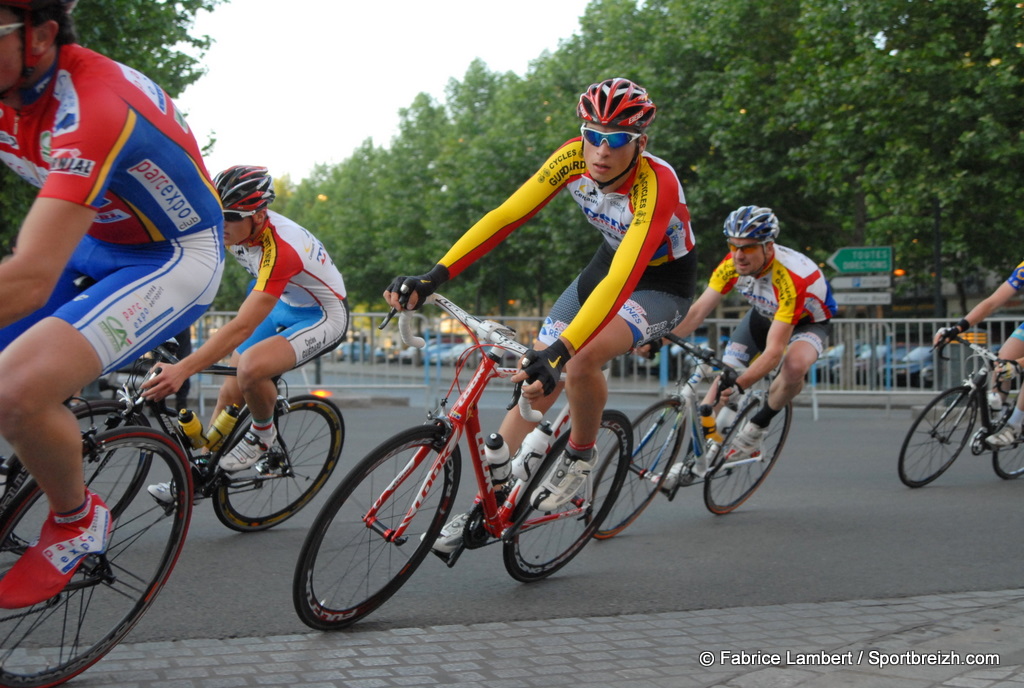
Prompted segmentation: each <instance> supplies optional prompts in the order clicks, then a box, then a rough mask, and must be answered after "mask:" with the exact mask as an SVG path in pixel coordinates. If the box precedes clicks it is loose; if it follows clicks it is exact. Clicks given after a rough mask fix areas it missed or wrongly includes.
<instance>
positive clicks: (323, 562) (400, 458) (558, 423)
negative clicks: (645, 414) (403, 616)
mask: <svg viewBox="0 0 1024 688" xmlns="http://www.w3.org/2000/svg"><path fill="white" fill-rule="evenodd" d="M428 303H433V304H434V305H436V306H438V307H440V308H441V309H442V310H444V311H445V312H446V313H447V314H448V315H450V316H451V317H452V318H453V319H454V320H455V321H456V322H458V323H460V324H461V325H462V326H463V327H464V328H465V330H466V332H467V333H468V335H469V336H470V337H471V339H472V342H473V344H472V346H470V347H469V348H468V349H467V350H466V351H464V352H463V353H462V355H461V356H460V357H459V360H458V361H457V363H456V368H455V380H454V382H453V383H452V386H451V388H450V389H449V396H450V395H451V394H452V393H454V392H455V391H456V390H457V389H458V391H459V393H458V397H457V398H456V399H455V401H454V402H453V403H452V404H451V407H450V408H449V407H448V399H447V397H446V398H444V399H442V400H441V401H440V403H439V405H438V407H437V408H436V409H435V410H434V411H433V412H432V413H431V414H430V415H429V420H428V422H427V423H426V424H424V425H419V426H416V427H412V428H409V429H408V430H404V431H402V432H399V433H397V434H395V435H394V436H393V437H391V438H390V439H388V440H385V441H384V442H383V443H382V444H380V446H378V447H377V448H376V449H374V450H373V451H371V452H370V453H369V454H368V455H367V456H366V457H365V458H364V459H363V460H362V461H360V462H359V463H358V464H357V465H356V466H355V467H354V468H353V469H352V470H351V472H349V474H348V475H347V476H346V477H345V479H344V480H343V481H342V482H341V484H340V485H339V486H338V487H337V489H335V491H334V493H333V494H332V495H331V496H330V497H329V499H328V500H327V502H326V503H325V504H324V506H323V507H322V509H321V511H320V513H319V514H318V515H317V517H316V520H315V521H314V522H313V525H312V526H311V527H310V529H309V532H308V534H307V536H306V540H305V542H304V543H303V545H302V549H301V552H300V554H299V559H298V562H297V564H296V567H295V577H294V581H293V595H292V598H293V602H294V605H295V610H296V612H297V613H298V615H299V618H300V619H302V621H303V623H305V624H306V625H308V626H310V627H312V628H315V629H319V630H334V629H340V628H345V627H347V626H350V625H352V624H353V623H355V622H356V621H358V620H360V619H362V618H364V617H366V616H367V615H368V614H370V613H371V612H373V611H374V610H375V609H377V608H378V607H380V606H381V605H382V604H383V603H384V602H385V601H387V600H388V599H389V598H390V597H391V596H392V595H394V594H395V593H396V592H397V591H398V590H399V588H401V586H402V585H403V584H404V583H405V582H406V581H407V580H408V579H409V577H410V576H411V575H412V574H413V573H414V572H415V571H416V569H417V567H419V565H420V564H422V563H423V561H424V559H426V557H427V556H428V555H429V554H430V553H431V551H432V546H433V545H434V542H435V540H436V539H437V537H438V534H439V533H440V531H441V528H442V527H443V526H444V524H445V523H447V522H448V517H449V515H450V512H451V510H452V505H453V504H454V501H455V496H456V493H457V491H458V487H459V479H460V475H461V471H462V450H461V448H460V446H459V443H460V441H461V440H462V438H463V437H465V438H466V440H467V448H468V450H469V458H470V462H469V463H470V467H471V469H472V471H473V478H474V479H475V482H476V489H477V494H476V499H475V502H474V506H473V508H472V511H471V512H470V514H469V515H468V518H467V519H466V522H465V526H464V528H463V533H462V534H463V538H462V543H461V545H460V546H459V547H458V548H457V549H456V550H455V551H453V552H450V553H444V554H439V553H436V552H435V554H438V556H440V557H441V558H442V560H444V562H445V563H446V564H447V565H448V566H454V564H455V562H456V561H457V560H458V558H459V556H460V555H461V554H462V552H463V551H464V550H466V549H478V548H481V547H484V546H487V545H491V544H498V543H500V544H501V546H502V552H503V558H504V563H505V568H506V570H507V571H508V572H509V574H510V575H511V576H512V577H513V578H515V579H516V580H519V581H523V582H530V581H535V580H539V579H541V578H544V577H546V576H549V575H551V574H552V573H554V572H555V571H557V570H558V569H560V568H562V567H563V566H565V565H566V564H567V563H568V562H569V561H570V560H571V559H572V558H573V557H574V556H576V555H577V554H578V553H579V552H580V550H582V549H583V547H584V546H585V545H586V544H587V542H589V541H590V539H591V537H592V536H593V534H594V533H595V532H596V531H597V529H598V528H599V527H600V525H601V522H602V521H603V520H604V518H605V517H606V516H607V514H608V512H609V510H610V509H611V507H612V505H613V504H614V501H615V497H616V495H617V493H618V491H619V489H620V487H621V486H622V483H623V481H624V480H625V477H626V471H627V470H628V468H629V466H628V459H629V454H630V446H631V439H632V430H631V428H630V424H629V420H628V418H626V416H625V415H623V414H622V413H620V412H618V411H610V410H605V411H604V413H603V415H602V419H601V431H600V433H599V435H598V440H597V446H596V453H595V459H594V462H595V466H594V469H593V470H592V472H591V474H590V476H591V477H590V478H589V479H588V480H587V481H586V482H584V484H583V485H582V486H581V487H580V488H579V490H578V491H577V493H576V494H575V495H574V496H573V498H572V499H571V500H570V501H569V502H568V503H566V504H565V505H563V506H561V507H559V508H558V509H556V510H554V511H553V512H550V513H545V512H540V511H537V510H535V509H533V508H532V507H531V506H530V504H529V499H528V498H527V495H531V494H533V492H534V489H535V488H536V486H537V485H539V484H540V482H541V481H542V480H543V478H544V476H545V475H546V473H547V469H548V467H549V466H550V465H551V463H552V462H553V461H555V460H556V459H557V458H558V456H559V455H560V454H561V453H562V451H563V449H564V448H565V445H566V443H567V442H568V438H569V433H568V432H567V431H568V428H569V422H570V419H569V414H568V408H564V409H562V411H561V412H560V413H559V414H558V415H557V417H556V418H554V419H553V420H551V421H545V423H548V425H543V424H542V426H541V427H542V428H543V430H542V431H541V432H540V434H541V435H543V434H545V432H550V444H546V445H545V446H547V447H548V451H547V452H546V453H544V452H543V451H541V452H538V454H539V456H540V457H542V460H541V461H540V463H539V464H538V465H536V466H534V468H533V470H532V471H529V472H528V473H529V475H528V476H527V477H523V478H512V479H510V480H509V481H508V482H507V483H504V484H502V485H499V486H498V487H496V486H495V485H494V483H493V480H492V474H491V470H492V468H491V464H489V463H488V462H487V461H486V460H485V458H484V456H485V449H484V443H485V440H484V437H483V436H482V434H481V422H480V416H479V412H480V409H479V403H480V401H481V398H482V396H483V393H484V390H485V389H486V387H487V385H488V384H489V383H490V382H491V381H493V380H494V379H496V378H508V377H511V376H512V375H514V374H515V373H516V370H517V369H516V368H510V367H505V366H503V365H502V361H503V360H504V356H505V354H506V353H507V352H511V353H512V354H513V355H514V356H515V358H516V360H519V359H521V358H522V356H523V355H524V354H525V353H526V352H527V350H528V349H527V347H525V346H524V345H522V344H520V343H519V342H517V341H516V340H515V338H514V337H515V333H514V332H513V331H512V330H510V329H508V328H507V327H505V326H504V325H501V324H500V323H497V322H494V321H491V320H481V319H479V318H476V317H474V316H471V315H469V314H468V313H466V312H465V311H464V310H463V309H461V308H460V307H458V306H457V305H456V304H454V303H453V302H451V301H449V300H448V299H446V298H444V297H443V296H441V295H439V294H433V295H432V296H431V297H430V298H429V299H428ZM411 322H412V321H411V320H410V319H409V318H407V317H406V316H405V315H404V314H403V315H402V316H400V317H399V329H400V330H401V332H402V339H403V340H404V341H405V342H406V343H407V345H408V344H414V345H419V346H422V345H423V343H422V340H421V339H420V340H418V341H415V340H414V337H413V335H412V333H411ZM386 323H387V321H386V320H385V322H384V323H382V325H381V326H382V327H383V326H384V324H386ZM416 339H418V338H416ZM471 360H476V361H477V362H476V367H475V370H473V373H472V376H471V377H470V379H469V382H468V383H467V384H466V385H465V387H461V385H460V382H459V373H460V371H461V369H462V368H463V367H464V366H466V365H467V364H468V363H469V362H470V361H471ZM516 403H518V405H519V409H520V412H521V413H523V415H524V417H525V418H527V419H528V420H531V421H534V422H536V421H539V420H540V416H541V414H539V413H537V412H536V411H534V410H533V409H531V408H530V407H529V405H528V404H527V403H526V402H525V399H523V398H522V396H521V395H519V394H518V387H517V388H516V390H515V393H514V395H513V404H510V405H509V407H510V408H511V407H512V406H513V405H514V404H516ZM534 432H535V433H536V432H538V431H537V430H534ZM531 434H532V433H531ZM527 444H528V443H527V442H525V441H524V446H526V445H527ZM523 453H525V452H523V451H521V452H520V454H523ZM517 458H519V459H520V460H521V459H523V458H524V457H523V456H519V457H517ZM514 461H515V459H513V462H514Z"/></svg>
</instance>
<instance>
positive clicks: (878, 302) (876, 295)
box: [832, 291, 892, 306]
mask: <svg viewBox="0 0 1024 688" xmlns="http://www.w3.org/2000/svg"><path fill="white" fill-rule="evenodd" d="M832 295H833V296H834V297H835V299H836V303H837V304H839V305H840V306H889V305H892V292H889V291H837V292H835V293H833V294H832Z"/></svg>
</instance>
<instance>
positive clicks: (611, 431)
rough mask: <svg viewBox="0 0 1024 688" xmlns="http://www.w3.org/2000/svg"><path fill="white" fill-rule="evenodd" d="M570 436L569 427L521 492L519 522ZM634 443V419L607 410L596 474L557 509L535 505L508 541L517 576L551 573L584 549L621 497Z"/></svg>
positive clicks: (508, 562) (527, 578)
mask: <svg viewBox="0 0 1024 688" xmlns="http://www.w3.org/2000/svg"><path fill="white" fill-rule="evenodd" d="M568 441H569V433H568V432H565V433H564V434H563V435H562V436H561V437H559V438H558V439H557V440H555V442H554V443H553V444H552V446H551V449H550V450H549V451H548V455H547V458H545V459H544V462H543V464H542V465H541V467H540V469H539V470H538V471H537V474H536V476H535V477H534V479H533V480H532V481H531V482H530V484H529V485H527V486H526V488H525V489H524V491H523V492H522V494H520V496H519V502H518V504H516V508H515V510H514V511H513V520H515V521H517V522H518V520H519V519H520V518H521V517H522V516H523V514H524V511H527V510H529V511H532V509H531V508H530V505H529V497H530V495H531V494H533V491H534V489H536V487H537V485H539V484H540V481H542V480H543V479H544V476H546V475H547V470H548V467H549V466H550V465H551V463H552V462H553V461H555V460H557V458H558V456H559V455H560V454H561V453H562V451H563V450H564V449H565V445H566V444H567V443H568ZM632 444H633V430H632V428H631V427H630V424H629V419H628V418H626V416H625V415H624V414H622V413H621V412H619V411H605V412H604V413H603V414H602V416H601V430H600V432H599V433H598V436H597V445H596V447H595V453H594V457H595V460H596V461H597V462H598V465H596V466H594V468H593V470H592V471H591V476H593V479H590V480H587V481H586V482H584V483H583V485H582V486H581V487H580V489H579V492H578V493H577V494H576V496H575V497H573V498H572V499H571V500H570V501H569V502H568V503H566V504H565V505H563V506H562V507H560V508H559V509H558V510H557V511H555V512H552V513H550V514H544V513H541V512H536V511H534V512H533V513H532V514H530V516H529V517H528V520H526V521H525V522H524V523H523V525H522V526H521V528H520V530H519V531H518V533H516V535H515V536H514V537H513V538H512V539H511V540H510V541H508V542H505V543H504V546H503V554H504V559H505V568H506V570H508V572H509V574H510V575H511V576H512V577H513V578H515V579H516V580H519V581H523V582H524V583H529V582H531V581H535V580H539V579H541V578H545V577H547V576H550V575H551V574H552V573H554V572H555V571H557V570H558V569H560V568H562V567H563V566H565V565H566V564H568V563H569V561H570V560H571V559H572V558H573V557H575V556H576V555H577V554H579V552H580V550H582V549H583V547H584V546H585V545H586V544H587V542H588V541H589V540H590V538H591V536H592V535H593V534H594V533H595V532H596V531H597V529H598V528H599V527H600V526H601V522H602V521H603V520H604V519H605V518H606V517H607V516H608V513H609V512H610V511H611V508H612V506H613V505H614V503H615V498H616V497H617V496H618V494H619V490H621V488H622V484H623V482H624V481H625V480H626V473H627V472H628V471H629V457H630V453H631V451H632ZM605 464H607V466H606V465H605Z"/></svg>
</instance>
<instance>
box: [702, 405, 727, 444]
mask: <svg viewBox="0 0 1024 688" xmlns="http://www.w3.org/2000/svg"><path fill="white" fill-rule="evenodd" d="M714 410H715V409H714V407H713V406H711V404H701V405H700V407H699V408H698V409H697V412H698V413H699V414H700V425H701V428H702V429H703V430H704V441H705V443H706V442H707V441H708V440H713V441H714V442H717V443H721V442H722V435H721V433H719V432H718V427H717V425H716V424H715V414H714Z"/></svg>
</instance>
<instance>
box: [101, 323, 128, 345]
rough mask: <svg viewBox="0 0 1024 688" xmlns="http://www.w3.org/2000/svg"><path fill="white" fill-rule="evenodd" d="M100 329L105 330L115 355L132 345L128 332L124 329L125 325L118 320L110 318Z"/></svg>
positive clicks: (104, 332)
mask: <svg viewBox="0 0 1024 688" xmlns="http://www.w3.org/2000/svg"><path fill="white" fill-rule="evenodd" d="M100 328H101V329H102V330H103V334H105V335H106V336H107V339H108V340H110V343H111V344H112V345H113V347H114V352H115V353H116V352H118V351H121V349H124V348H125V347H128V346H130V345H131V340H130V339H129V337H128V330H126V329H125V328H124V324H123V323H122V322H121V321H120V320H118V319H117V318H115V317H113V316H108V317H107V318H106V319H105V320H103V321H102V322H100Z"/></svg>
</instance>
